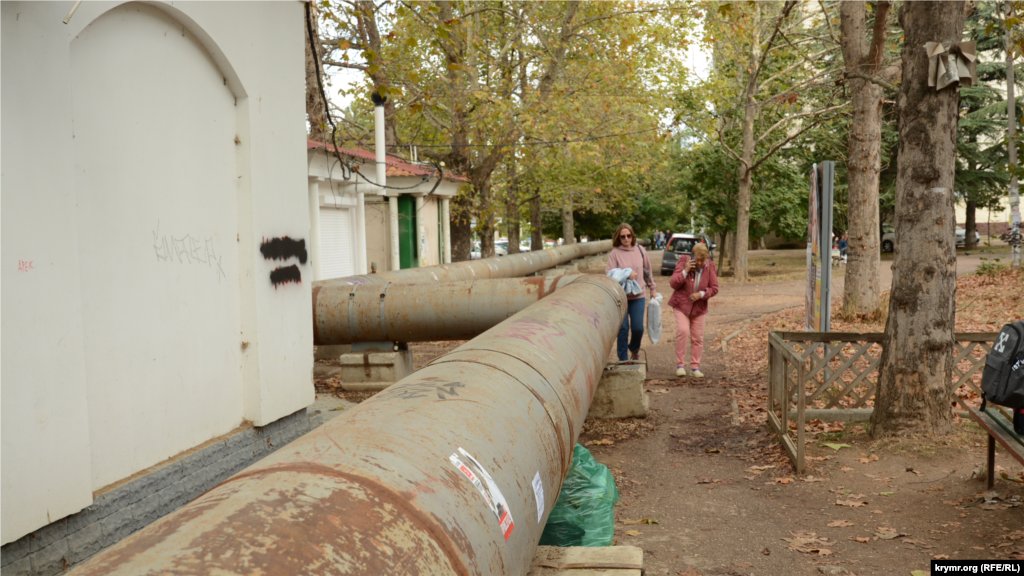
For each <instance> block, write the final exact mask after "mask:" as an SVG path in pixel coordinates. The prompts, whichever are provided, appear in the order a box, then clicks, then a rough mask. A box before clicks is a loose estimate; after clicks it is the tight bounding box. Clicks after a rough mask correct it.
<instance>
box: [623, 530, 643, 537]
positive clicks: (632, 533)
mask: <svg viewBox="0 0 1024 576" xmlns="http://www.w3.org/2000/svg"><path fill="white" fill-rule="evenodd" d="M623 534H625V535H626V536H640V535H642V534H643V532H641V531H639V530H626V531H625V532H623Z"/></svg>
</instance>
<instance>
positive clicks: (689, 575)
mask: <svg viewBox="0 0 1024 576" xmlns="http://www.w3.org/2000/svg"><path fill="white" fill-rule="evenodd" d="M676 574H678V575H679V576H702V575H701V573H700V572H697V571H696V570H694V569H693V566H687V567H686V570H681V571H680V570H676Z"/></svg>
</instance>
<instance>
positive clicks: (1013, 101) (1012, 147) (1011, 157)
mask: <svg viewBox="0 0 1024 576" xmlns="http://www.w3.org/2000/svg"><path fill="white" fill-rule="evenodd" d="M1013 4H1014V3H1013V2H1007V3H1006V18H1007V19H1009V18H1010V17H1011V16H1013ZM1005 34H1006V36H1005V42H1006V140H1007V142H1008V143H1009V146H1008V147H1007V148H1008V150H1007V153H1008V162H1007V163H1008V164H1009V166H1010V251H1011V255H1010V266H1012V267H1013V269H1014V270H1020V268H1021V257H1022V255H1021V232H1022V230H1021V219H1020V185H1019V184H1018V182H1017V97H1016V96H1015V95H1014V91H1015V90H1016V85H1015V83H1014V78H1013V75H1014V69H1013V65H1014V56H1015V55H1014V48H1013V45H1012V42H1011V41H1010V28H1009V26H1007V28H1006V30H1005ZM989 212H990V213H991V212H992V211H991V210H989ZM988 233H989V234H992V228H991V227H990V228H989V231H988Z"/></svg>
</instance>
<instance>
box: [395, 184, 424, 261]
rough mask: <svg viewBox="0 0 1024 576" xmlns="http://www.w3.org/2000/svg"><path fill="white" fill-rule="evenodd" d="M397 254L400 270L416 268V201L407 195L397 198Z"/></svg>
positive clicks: (417, 259)
mask: <svg viewBox="0 0 1024 576" xmlns="http://www.w3.org/2000/svg"><path fill="white" fill-rule="evenodd" d="M398 253H399V259H398V261H399V264H401V266H402V269H403V270H404V269H406V268H416V267H417V266H418V265H419V258H417V256H416V199H415V198H413V197H412V196H410V195H408V194H402V195H401V196H399V197H398Z"/></svg>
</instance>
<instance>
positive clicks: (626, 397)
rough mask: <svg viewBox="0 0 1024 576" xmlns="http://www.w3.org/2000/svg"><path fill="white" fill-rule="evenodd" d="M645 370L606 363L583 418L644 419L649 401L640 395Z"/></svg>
mask: <svg viewBox="0 0 1024 576" xmlns="http://www.w3.org/2000/svg"><path fill="white" fill-rule="evenodd" d="M646 378H647V367H646V366H644V365H643V364H609V365H608V366H607V367H606V368H605V369H604V373H603V374H602V375H601V380H600V381H599V382H598V384H597V391H595V392H594V400H593V401H592V402H591V403H590V411H589V412H587V418H637V417H638V418H646V417H647V415H648V414H650V398H648V397H647V395H646V394H644V380H645V379H646Z"/></svg>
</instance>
